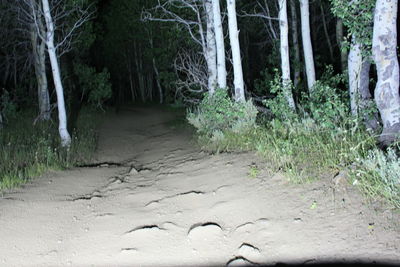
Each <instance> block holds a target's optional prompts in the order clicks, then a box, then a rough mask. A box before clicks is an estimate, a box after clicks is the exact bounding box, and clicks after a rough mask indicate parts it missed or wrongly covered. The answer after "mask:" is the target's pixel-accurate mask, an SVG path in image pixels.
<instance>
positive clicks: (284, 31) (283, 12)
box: [279, 0, 296, 110]
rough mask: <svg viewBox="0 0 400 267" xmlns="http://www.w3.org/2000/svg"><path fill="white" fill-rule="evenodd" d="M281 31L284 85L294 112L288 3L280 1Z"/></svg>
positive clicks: (283, 0)
mask: <svg viewBox="0 0 400 267" xmlns="http://www.w3.org/2000/svg"><path fill="white" fill-rule="evenodd" d="M279 30H280V52H281V69H282V85H283V90H284V92H283V93H284V94H285V98H286V101H287V102H288V105H289V107H290V108H291V109H292V110H295V109H296V106H295V103H294V99H293V92H292V87H291V83H292V82H291V80H290V57H289V25H288V17H287V1H286V0H279Z"/></svg>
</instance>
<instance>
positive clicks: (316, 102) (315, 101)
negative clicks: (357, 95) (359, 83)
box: [302, 66, 351, 129]
mask: <svg viewBox="0 0 400 267" xmlns="http://www.w3.org/2000/svg"><path fill="white" fill-rule="evenodd" d="M343 82H344V77H343V75H341V74H337V75H334V73H333V68H332V67H330V66H329V67H328V68H327V69H326V71H325V73H324V74H323V75H322V77H321V79H320V80H318V81H317V82H316V83H315V84H314V87H313V91H312V94H310V95H307V94H305V95H303V97H304V98H303V100H302V106H303V107H304V109H305V111H306V113H307V112H309V113H310V115H311V117H312V119H314V120H315V122H316V123H317V124H318V125H320V126H322V127H328V128H331V129H335V128H336V127H337V126H341V125H343V124H344V123H347V122H349V121H350V120H351V116H350V109H349V104H348V100H347V99H348V94H347V92H346V93H343V91H340V90H338V87H339V84H340V83H343Z"/></svg>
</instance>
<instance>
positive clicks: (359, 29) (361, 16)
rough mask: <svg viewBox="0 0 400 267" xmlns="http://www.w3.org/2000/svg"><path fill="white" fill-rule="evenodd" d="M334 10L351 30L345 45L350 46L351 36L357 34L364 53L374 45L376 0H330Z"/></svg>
mask: <svg viewBox="0 0 400 267" xmlns="http://www.w3.org/2000/svg"><path fill="white" fill-rule="evenodd" d="M330 1H331V4H332V12H333V14H335V15H336V16H337V17H338V18H341V19H342V20H343V24H344V25H345V26H346V28H347V29H348V32H349V36H348V37H347V40H346V43H345V47H346V48H348V47H349V43H350V37H351V36H355V37H356V38H357V42H358V43H360V44H362V49H363V51H364V53H370V52H369V51H371V47H372V26H373V20H374V18H373V13H374V12H373V10H374V8H375V3H376V0H352V1H351V0H330Z"/></svg>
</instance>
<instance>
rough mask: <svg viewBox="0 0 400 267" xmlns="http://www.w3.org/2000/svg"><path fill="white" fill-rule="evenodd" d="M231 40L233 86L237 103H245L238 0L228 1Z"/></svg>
mask: <svg viewBox="0 0 400 267" xmlns="http://www.w3.org/2000/svg"><path fill="white" fill-rule="evenodd" d="M227 9H228V25H229V40H230V44H231V50H232V63H233V76H234V77H233V86H234V92H235V100H236V101H244V100H245V95H244V81H243V68H242V58H241V56H240V44H239V30H238V27H237V18H236V0H227Z"/></svg>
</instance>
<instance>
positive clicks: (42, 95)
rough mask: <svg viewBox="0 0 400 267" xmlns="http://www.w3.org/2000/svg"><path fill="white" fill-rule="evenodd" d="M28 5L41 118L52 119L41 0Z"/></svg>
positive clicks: (32, 0) (30, 2)
mask: <svg viewBox="0 0 400 267" xmlns="http://www.w3.org/2000/svg"><path fill="white" fill-rule="evenodd" d="M28 5H29V7H30V9H31V14H32V19H30V22H31V23H30V33H31V43H32V51H33V53H32V54H33V64H34V68H35V74H36V81H37V86H38V100H39V117H38V118H39V119H40V120H49V119H50V98H49V90H48V88H47V84H48V83H47V74H46V51H45V50H46V43H45V41H44V40H43V39H42V38H40V37H41V36H45V35H46V34H45V27H44V23H43V16H42V12H41V10H42V8H41V4H40V2H37V1H36V0H29V2H28Z"/></svg>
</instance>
